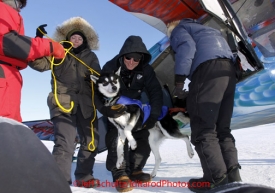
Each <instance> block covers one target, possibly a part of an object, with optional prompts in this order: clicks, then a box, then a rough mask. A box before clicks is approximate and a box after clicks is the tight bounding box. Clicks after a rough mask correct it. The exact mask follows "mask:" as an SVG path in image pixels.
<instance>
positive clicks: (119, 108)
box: [99, 105, 127, 118]
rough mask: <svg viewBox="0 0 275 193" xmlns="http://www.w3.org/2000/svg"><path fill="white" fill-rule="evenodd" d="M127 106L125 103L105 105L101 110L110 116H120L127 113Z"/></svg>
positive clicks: (103, 113)
mask: <svg viewBox="0 0 275 193" xmlns="http://www.w3.org/2000/svg"><path fill="white" fill-rule="evenodd" d="M126 110H127V107H126V106H124V105H113V106H103V107H102V108H101V109H100V110H99V112H100V113H101V114H102V115H104V116H106V117H110V118H118V117H120V116H121V115H123V114H124V113H125V111H126Z"/></svg>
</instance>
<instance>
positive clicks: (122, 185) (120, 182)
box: [115, 176, 133, 192]
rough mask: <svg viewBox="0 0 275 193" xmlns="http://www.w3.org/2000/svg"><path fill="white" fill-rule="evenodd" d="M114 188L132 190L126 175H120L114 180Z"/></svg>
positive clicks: (122, 190)
mask: <svg viewBox="0 0 275 193" xmlns="http://www.w3.org/2000/svg"><path fill="white" fill-rule="evenodd" d="M115 186H116V190H117V191H118V192H128V191H131V190H133V186H132V182H131V180H130V179H129V177H128V176H121V177H119V178H118V179H117V180H116V181H115Z"/></svg>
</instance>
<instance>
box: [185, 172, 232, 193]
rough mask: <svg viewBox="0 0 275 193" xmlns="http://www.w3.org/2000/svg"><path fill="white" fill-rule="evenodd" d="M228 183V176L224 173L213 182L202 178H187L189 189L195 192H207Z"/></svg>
mask: <svg viewBox="0 0 275 193" xmlns="http://www.w3.org/2000/svg"><path fill="white" fill-rule="evenodd" d="M225 184H228V177H227V175H226V174H224V175H223V176H222V177H221V178H218V179H216V180H214V183H213V182H207V181H206V180H204V179H203V178H199V179H190V180H189V187H188V188H189V190H191V191H192V192H196V193H202V192H207V191H209V190H211V189H213V188H216V187H218V186H221V185H225Z"/></svg>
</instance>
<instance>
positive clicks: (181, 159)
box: [43, 123, 275, 193]
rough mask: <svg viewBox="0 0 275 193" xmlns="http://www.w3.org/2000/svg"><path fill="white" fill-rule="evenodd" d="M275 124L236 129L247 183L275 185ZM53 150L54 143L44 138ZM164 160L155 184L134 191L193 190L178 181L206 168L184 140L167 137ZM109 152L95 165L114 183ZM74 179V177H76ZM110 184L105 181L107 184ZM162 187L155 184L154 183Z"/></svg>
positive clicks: (100, 174) (108, 189)
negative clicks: (190, 151)
mask: <svg viewBox="0 0 275 193" xmlns="http://www.w3.org/2000/svg"><path fill="white" fill-rule="evenodd" d="M274 129H275V123H273V124H268V125H261V126H256V127H249V128H244V129H239V130H233V131H232V133H233V135H234V137H235V139H236V147H237V149H238V155H239V163H240V165H241V166H242V169H241V170H240V172H241V177H242V180H243V182H245V183H254V184H261V185H266V186H271V187H275V152H274V148H275V132H274V131H273V130H274ZM43 143H44V144H45V145H46V146H47V147H48V149H49V150H50V151H52V148H53V142H50V141H43ZM160 151H161V157H162V162H161V165H160V168H159V171H158V173H157V176H156V177H155V178H153V180H152V183H151V186H149V187H136V188H134V190H132V191H131V193H146V192H150V193H152V192H165V193H169V192H191V191H190V190H188V188H186V187H175V186H178V183H177V182H181V184H184V182H188V180H189V179H190V178H196V177H198V178H200V177H202V169H201V166H200V162H199V159H198V156H197V154H196V153H195V156H194V157H193V159H190V158H189V157H188V155H187V151H186V145H185V142H184V141H183V140H170V139H169V140H166V141H164V142H163V144H162V145H161V147H160ZM106 155H107V152H106V151H105V152H103V153H100V154H98V155H97V156H96V163H95V166H94V176H95V177H96V178H98V179H100V181H101V182H110V183H111V182H112V177H111V173H110V172H109V171H107V169H106V167H105V160H106ZM75 164H76V163H72V178H74V175H73V173H74V169H75ZM153 167H154V156H153V154H152V153H151V156H150V157H149V159H148V161H147V164H146V166H145V168H144V172H148V173H151V171H152V170H153ZM73 180H74V179H73ZM161 181H162V182H167V183H169V186H167V185H165V186H162V185H161V186H160V182H161ZM105 184H106V183H104V185H105ZM154 185H155V186H160V187H153V186H154ZM173 186H174V187H173ZM71 189H72V192H73V193H84V192H93V193H95V192H96V193H98V192H103V193H108V192H117V191H116V189H115V188H114V187H98V188H95V189H92V188H91V189H86V188H79V187H73V186H72V187H71Z"/></svg>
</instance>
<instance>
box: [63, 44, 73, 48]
mask: <svg viewBox="0 0 275 193" xmlns="http://www.w3.org/2000/svg"><path fill="white" fill-rule="evenodd" d="M62 45H63V47H64V48H66V49H69V48H72V47H73V46H72V44H70V43H69V42H63V43H62Z"/></svg>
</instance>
